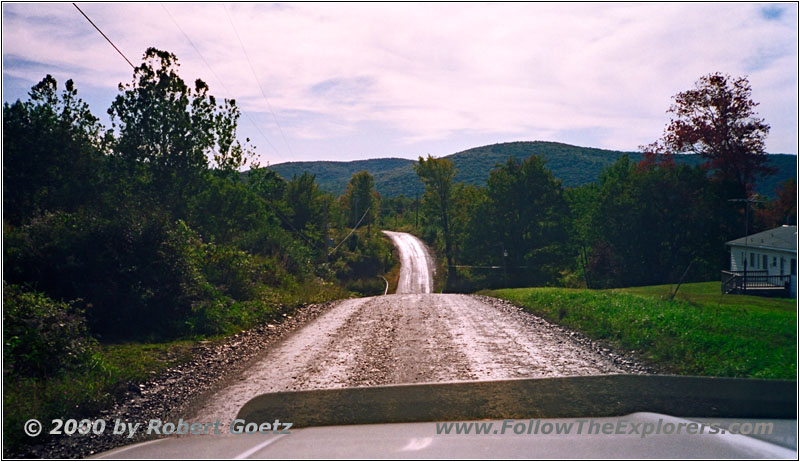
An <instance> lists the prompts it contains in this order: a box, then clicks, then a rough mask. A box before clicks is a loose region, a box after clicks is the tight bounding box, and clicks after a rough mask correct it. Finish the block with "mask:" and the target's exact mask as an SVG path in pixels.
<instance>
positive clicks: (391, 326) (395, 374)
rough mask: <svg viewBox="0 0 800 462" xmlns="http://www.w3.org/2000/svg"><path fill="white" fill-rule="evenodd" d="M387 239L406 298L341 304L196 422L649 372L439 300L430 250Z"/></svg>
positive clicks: (199, 408)
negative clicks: (375, 395) (342, 394)
mask: <svg viewBox="0 0 800 462" xmlns="http://www.w3.org/2000/svg"><path fill="white" fill-rule="evenodd" d="M386 234H387V235H389V237H390V238H391V239H392V241H393V242H394V243H395V245H396V246H397V247H398V249H399V251H400V256H401V261H402V265H403V266H402V267H401V272H400V281H399V284H398V292H399V293H398V294H395V295H386V296H380V297H368V298H359V299H351V300H345V301H342V302H339V303H338V304H334V305H333V306H331V307H330V308H329V309H328V310H327V311H326V312H325V313H324V314H322V315H321V316H319V317H317V318H316V319H314V320H313V321H311V322H309V323H308V324H307V325H306V326H305V327H303V328H301V329H298V330H296V331H295V332H293V333H292V334H291V335H289V336H287V337H286V338H284V339H283V340H282V341H280V342H279V343H278V344H276V345H275V346H274V347H273V348H271V349H269V350H268V351H265V353H264V354H263V356H262V357H260V358H257V359H256V360H254V361H252V363H251V364H249V366H248V367H247V368H245V369H244V370H243V372H242V373H241V374H240V375H239V376H238V377H236V378H235V380H233V381H232V382H231V383H230V384H229V385H228V386H227V387H224V388H222V389H220V390H218V391H217V392H216V393H214V394H209V395H207V396H204V397H203V399H202V400H198V402H197V403H196V405H195V406H194V407H193V414H190V415H187V417H188V418H189V419H190V420H192V421H198V422H203V421H214V420H217V419H220V420H222V421H223V422H230V421H231V420H233V418H234V417H235V415H236V413H237V411H238V410H239V409H240V408H241V407H242V405H244V403H246V402H247V401H248V400H249V399H251V398H253V397H254V396H257V395H259V394H261V393H269V392H277V391H291V390H308V389H324V388H337V387H352V386H371V385H385V384H398V383H420V382H440V381H460V380H492V379H504V378H523V377H552V376H567V375H588V374H604V373H620V372H628V373H631V372H633V373H635V372H643V371H644V369H643V368H642V367H641V366H638V365H637V364H636V363H634V362H633V361H631V360H629V359H626V358H625V357H623V356H620V355H617V354H615V353H613V352H610V351H609V350H608V349H604V348H602V347H600V346H598V345H595V344H593V343H592V342H590V341H588V340H587V339H586V338H584V337H582V336H580V335H578V334H575V333H573V332H569V331H567V330H564V329H562V328H560V327H558V326H556V325H553V324H551V323H549V322H547V321H545V320H543V319H541V318H538V317H536V316H533V315H530V314H528V313H526V312H523V311H522V310H521V309H519V308H517V307H515V306H513V305H511V304H509V303H506V302H504V301H501V300H497V299H493V298H489V297H479V296H470V295H459V294H431V293H429V292H430V290H431V287H432V277H431V275H432V267H433V265H432V260H431V258H430V253H429V252H428V251H427V249H426V248H425V246H424V245H423V244H422V242H420V241H419V240H418V239H417V238H416V237H414V236H412V235H410V234H406V233H394V232H387V233H386Z"/></svg>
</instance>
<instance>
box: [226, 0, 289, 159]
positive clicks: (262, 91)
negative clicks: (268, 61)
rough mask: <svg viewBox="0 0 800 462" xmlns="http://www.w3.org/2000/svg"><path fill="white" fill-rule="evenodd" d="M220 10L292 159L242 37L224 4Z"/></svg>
mask: <svg viewBox="0 0 800 462" xmlns="http://www.w3.org/2000/svg"><path fill="white" fill-rule="evenodd" d="M222 9H223V10H225V15H226V16H227V17H228V21H229V22H230V23H231V28H232V29H233V33H234V34H235V35H236V39H237V40H238V41H239V46H240V47H241V48H242V52H243V53H244V57H245V59H246V60H247V64H248V65H249V66H250V72H252V73H253V78H254V79H255V80H256V85H258V89H259V90H260V91H261V96H263V97H264V101H266V103H267V108H268V109H269V112H270V113H271V114H272V120H274V121H275V125H277V126H278V131H279V132H280V134H281V138H283V142H284V143H286V148H287V149H289V154H290V155H291V156H292V158H294V152H292V146H291V145H290V144H289V141H288V140H287V139H286V135H285V134H284V133H283V127H281V124H280V122H278V117H277V116H276V115H275V111H273V110H272V104H270V102H269V98H267V94H266V92H264V88H263V87H262V86H261V82H260V81H259V80H258V74H256V69H255V67H253V62H252V61H251V60H250V55H248V54H247V49H246V48H245V46H244V42H242V37H241V36H240V35H239V31H238V30H237V29H236V25H235V24H234V23H233V18H231V15H230V13H229V12H228V7H227V6H225V4H223V5H222Z"/></svg>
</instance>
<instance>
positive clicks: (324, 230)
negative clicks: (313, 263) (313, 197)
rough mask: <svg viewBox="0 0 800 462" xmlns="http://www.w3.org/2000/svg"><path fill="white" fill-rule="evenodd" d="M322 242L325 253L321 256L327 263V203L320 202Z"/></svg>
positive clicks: (325, 201)
mask: <svg viewBox="0 0 800 462" xmlns="http://www.w3.org/2000/svg"><path fill="white" fill-rule="evenodd" d="M322 242H323V243H324V246H325V251H324V252H322V254H323V255H324V256H325V257H324V258H325V260H324V261H325V263H328V201H327V200H324V201H322Z"/></svg>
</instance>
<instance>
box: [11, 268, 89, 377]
mask: <svg viewBox="0 0 800 462" xmlns="http://www.w3.org/2000/svg"><path fill="white" fill-rule="evenodd" d="M95 344H96V342H95V341H94V339H92V338H90V337H89V334H88V330H87V328H86V319H85V318H84V316H83V312H82V311H81V309H80V308H79V307H77V306H75V304H73V303H64V302H57V301H54V300H52V299H50V298H47V297H46V296H45V295H44V294H41V293H38V292H30V291H27V290H25V289H23V288H22V287H20V286H16V285H12V284H3V366H4V371H3V372H4V374H16V375H19V376H25V377H49V376H52V375H56V374H58V373H60V372H62V371H65V370H75V369H81V368H83V367H85V366H87V365H89V364H90V363H91V362H92V354H93V352H94V347H95Z"/></svg>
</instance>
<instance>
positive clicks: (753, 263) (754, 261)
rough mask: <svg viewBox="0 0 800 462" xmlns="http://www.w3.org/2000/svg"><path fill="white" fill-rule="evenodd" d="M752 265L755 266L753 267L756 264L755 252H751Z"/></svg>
mask: <svg viewBox="0 0 800 462" xmlns="http://www.w3.org/2000/svg"><path fill="white" fill-rule="evenodd" d="M750 266H753V267H755V266H756V257H755V255H754V254H753V252H750Z"/></svg>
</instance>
